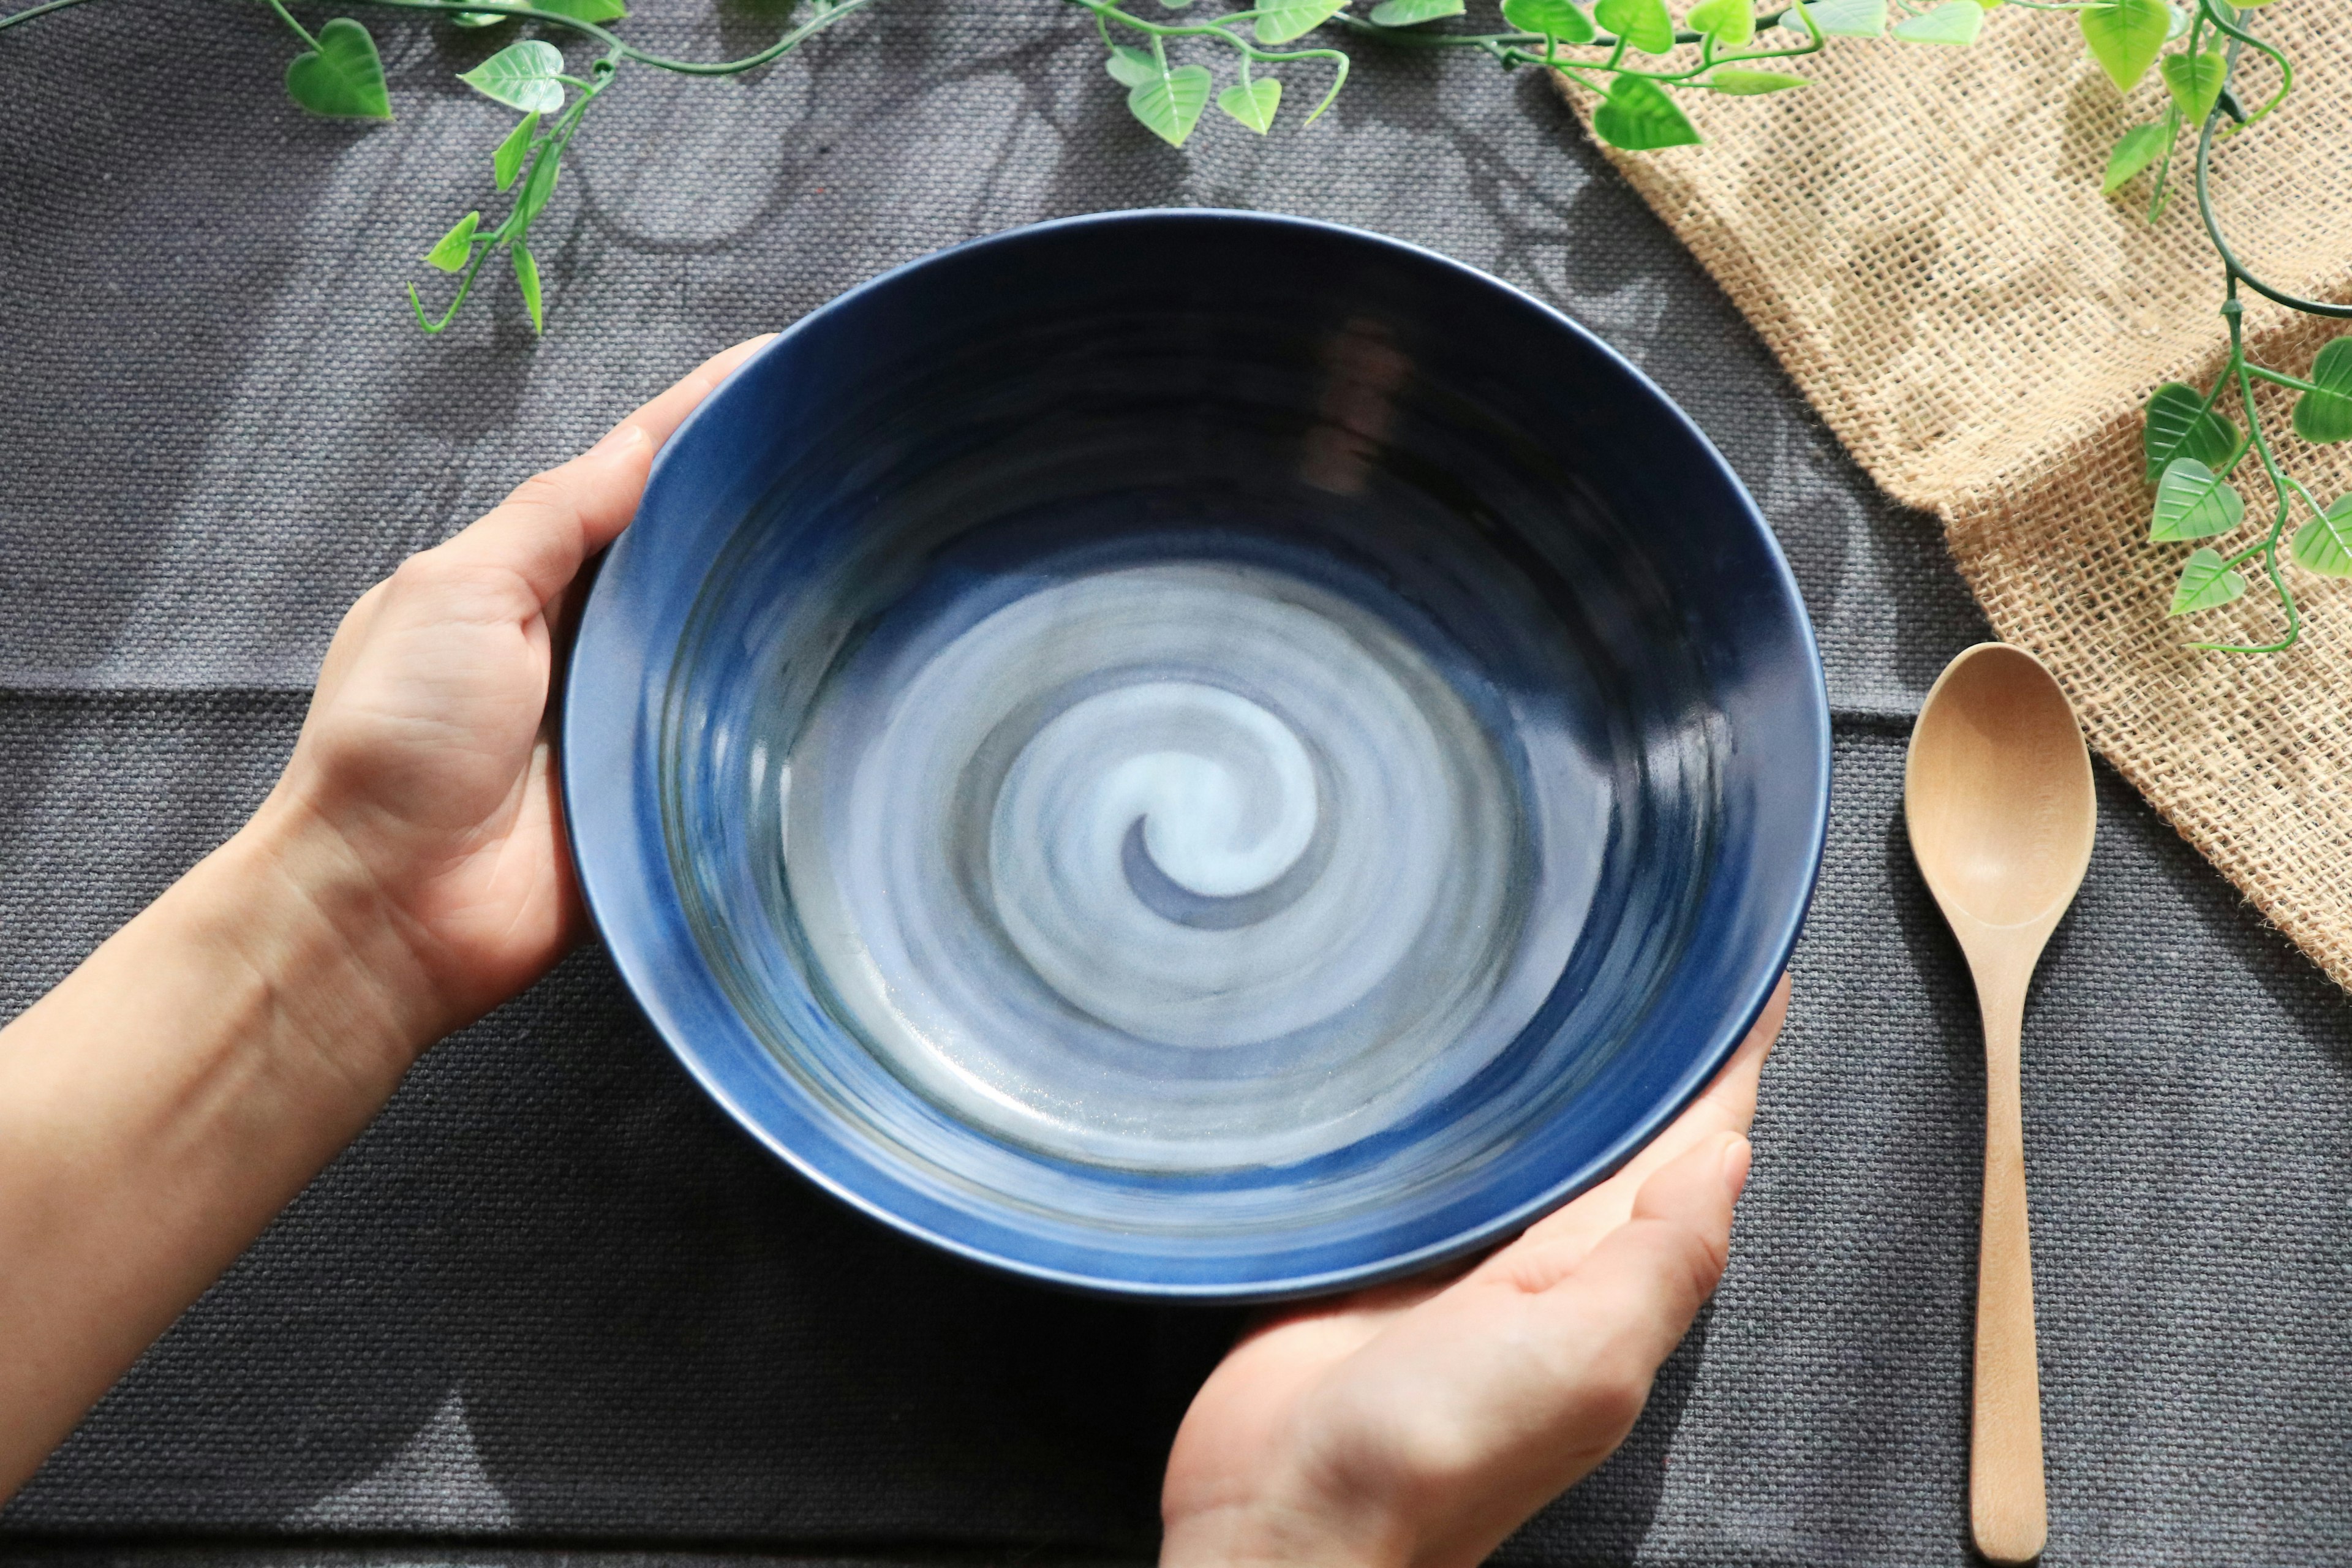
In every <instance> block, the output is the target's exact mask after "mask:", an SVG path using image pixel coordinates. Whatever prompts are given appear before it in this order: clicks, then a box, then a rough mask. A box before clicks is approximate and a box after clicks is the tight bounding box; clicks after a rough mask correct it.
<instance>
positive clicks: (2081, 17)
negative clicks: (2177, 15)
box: [2074, 0, 2172, 92]
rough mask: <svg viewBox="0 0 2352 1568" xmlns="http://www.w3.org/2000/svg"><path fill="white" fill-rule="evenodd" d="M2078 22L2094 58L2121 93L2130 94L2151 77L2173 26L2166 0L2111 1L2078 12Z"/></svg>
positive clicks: (2076, 19)
mask: <svg viewBox="0 0 2352 1568" xmlns="http://www.w3.org/2000/svg"><path fill="white" fill-rule="evenodd" d="M2074 22H2075V25H2076V26H2080V27H2081V28H2082V29H2083V42H2084V43H2085V44H2087V45H2089V46H2090V49H2091V58H2093V59H2095V60H2096V61H2098V62H2099V68H2100V69H2102V70H2104V71H2105V72H2106V73H2107V79H2108V80H2109V81H2111V82H2114V83H2115V84H2116V91H2118V92H2129V91H2130V90H2131V88H2132V84H2133V83H2134V82H2136V81H2137V80H2139V79H2140V78H2142V77H2144V76H2146V75H2147V68H2148V67H2150V66H2152V65H2154V64H2155V63H2156V56H2157V51H2158V50H2159V49H2161V48H2163V47H2164V35H2165V33H2166V31H2167V30H2168V28H2169V27H2170V26H2171V25H2172V23H2171V17H2170V16H2168V15H2167V13H2166V11H2165V7H2164V0H2107V3H2106V4H2105V5H2094V6H2093V7H2091V8H2090V9H2089V10H2087V11H2077V12H2075V13H2074Z"/></svg>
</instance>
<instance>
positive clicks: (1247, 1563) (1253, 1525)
mask: <svg viewBox="0 0 2352 1568" xmlns="http://www.w3.org/2000/svg"><path fill="white" fill-rule="evenodd" d="M1416 1561H1417V1554H1416V1552H1415V1550H1414V1545H1413V1540H1412V1531H1409V1530H1407V1529H1405V1528H1403V1527H1402V1521H1398V1520H1395V1519H1393V1518H1391V1517H1390V1515H1389V1513H1388V1511H1387V1510H1381V1509H1374V1508H1369V1507H1368V1508H1364V1509H1360V1510H1356V1509H1339V1508H1306V1507H1297V1506H1285V1505H1280V1504H1274V1503H1268V1502H1263V1501H1253V1502H1250V1503H1247V1504H1234V1505H1231V1506H1227V1507H1222V1508H1212V1509H1204V1510H1197V1511H1194V1512H1191V1513H1187V1514H1184V1515H1182V1516H1180V1517H1176V1518H1171V1519H1169V1520H1168V1521H1166V1529H1165V1532H1164V1533H1163V1535H1162V1536H1161V1539H1160V1568H1408V1565H1409V1564H1412V1563H1414V1562H1416Z"/></svg>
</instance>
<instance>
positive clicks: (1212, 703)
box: [783, 562, 1573, 1170]
mask: <svg viewBox="0 0 2352 1568" xmlns="http://www.w3.org/2000/svg"><path fill="white" fill-rule="evenodd" d="M1461 679H1464V677H1463V675H1462V672H1461V671H1459V670H1454V671H1451V672H1449V671H1448V670H1446V669H1444V668H1440V664H1439V661H1438V660H1437V659H1436V658H1433V654H1432V650H1430V649H1428V648H1426V647H1423V646H1420V645H1419V644H1418V643H1417V642H1416V641H1415V639H1414V638H1413V637H1411V636H1408V635H1406V633H1405V632H1404V631H1403V630H1402V629H1400V627H1399V626H1398V625H1396V624H1393V623H1392V621H1391V618H1389V617H1387V616H1383V615H1381V614H1380V613H1378V611H1377V610H1376V609H1375V608H1374V607H1370V606H1367V605H1364V604H1361V603H1359V602H1357V601H1356V600H1354V599H1352V598H1350V597H1349V596H1348V595H1342V594H1339V593H1336V592H1333V591H1331V590H1329V589H1328V588H1327V587H1325V586H1323V585H1321V584H1313V583H1309V582H1307V581H1304V580H1302V579H1298V578H1294V577H1291V576H1289V575H1287V574H1284V573H1282V572H1279V571H1276V570H1272V569H1268V568H1266V567H1264V566H1259V565H1255V564H1243V563H1221V562H1188V563H1165V564H1153V565H1145V566H1133V567H1126V568H1121V569H1117V570H1108V571H1101V572H1097V573H1093V574H1084V575H1078V576H1075V577H1067V578H1062V579H1058V580H1047V581H1045V582H1044V583H1043V584H1040V585H1037V586H1035V587H1034V591H1029V592H1024V593H1020V594H1018V595H1015V596H1013V597H1011V598H1010V600H1009V602H1001V603H994V604H992V605H986V606H983V607H982V608H981V609H978V610H968V611H964V612H961V613H959V612H957V611H955V610H953V609H950V611H948V612H945V613H934V614H932V615H930V616H928V617H927V618H924V619H922V620H921V621H920V622H919V624H917V625H914V626H908V627H904V628H897V629H894V630H893V631H891V632H890V633H889V634H888V635H877V636H876V637H873V638H871V639H870V640H869V641H868V642H867V643H866V644H865V645H864V646H862V647H860V648H859V649H858V651H857V652H856V653H855V654H853V655H851V656H850V657H849V658H848V659H847V660H846V661H845V663H844V665H843V666H842V667H841V668H838V669H837V670H836V671H835V672H834V673H833V675H832V676H830V677H829V678H828V679H827V680H826V682H825V684H824V687H823V688H822V689H820V690H819V692H818V693H817V694H816V697H815V700H814V702H813V704H812V709H811V718H810V721H809V723H808V725H807V727H806V729H805V730H804V731H803V737H802V739H801V741H800V742H799V743H798V744H797V745H796V746H795V747H794V749H793V757H792V761H791V767H790V770H789V777H790V779H791V793H790V798H789V803H788V805H787V807H786V809H785V812H784V818H783V820H784V826H785V844H784V861H785V872H786V879H787V882H788V885H789V889H790V893H791V898H792V901H793V909H794V911H795V913H796V916H797V918H798V921H799V922H800V926H801V930H802V932H803V939H804V942H805V943H806V948H807V952H808V953H809V956H810V959H811V960H812V962H813V965H814V968H815V969H816V970H817V971H819V972H820V973H822V975H823V976H824V979H825V981H826V982H827V983H828V984H829V986H830V990H831V994H832V995H833V997H834V998H835V1005H836V1007H837V1008H838V1010H839V1012H840V1013H841V1015H842V1016H844V1018H845V1022H847V1023H848V1024H849V1025H850V1026H852V1027H854V1028H855V1030H856V1032H857V1033H858V1034H859V1035H860V1037H863V1038H864V1039H865V1040H866V1042H867V1044H868V1047H869V1048H871V1049H872V1050H874V1051H875V1052H876V1054H877V1056H878V1057H879V1058H882V1059H883V1060H884V1061H885V1062H886V1063H887V1065H888V1066H889V1067H890V1068H891V1069H892V1070H893V1071H895V1072H897V1073H898V1074H899V1075H901V1076H902V1077H904V1078H906V1079H908V1080H909V1081H911V1082H912V1083H914V1084H915V1085H916V1086H917V1087H919V1089H922V1091H923V1092H924V1093H925V1094H926V1095H927V1096H928V1097H929V1098H930V1099H932V1100H934V1101H935V1102H936V1103H939V1104H940V1105H941V1106H942V1107H943V1108H944V1109H946V1110H949V1111H950V1113H951V1114H953V1115H954V1116H956V1117H957V1118H959V1119H961V1120H965V1121H972V1122H976V1123H979V1124H981V1125H984V1126H988V1127H990V1128H992V1129H993V1130H994V1131H998V1132H1000V1133H1002V1134H1003V1135H1005V1136H1007V1137H1011V1138H1015V1139H1018V1140H1020V1141H1021V1142H1025V1143H1027V1144H1030V1145H1031V1146H1034V1147H1037V1148H1039V1149H1041V1150H1044V1151H1045V1152H1049V1153H1053V1154H1055V1155H1059V1156H1061V1157H1064V1158H1068V1159H1072V1160H1080V1161H1087V1162H1097V1163H1116V1164H1121V1165H1129V1166H1140V1167H1148V1168H1166V1169H1202V1170H1206V1169H1218V1168H1224V1167H1230V1166H1235V1165H1242V1164H1250V1163H1270V1162H1276V1161H1283V1160H1294V1159H1300V1158H1307V1157H1310V1156H1312V1155H1314V1154H1316V1153H1318V1152H1325V1151H1328V1150H1329V1149H1332V1148H1336V1147H1338V1146H1339V1145H1340V1144H1342V1143H1344V1142H1347V1141H1348V1140H1349V1138H1350V1137H1352V1136H1355V1135H1356V1133H1357V1131H1358V1130H1359V1129H1360V1128H1361V1127H1363V1126H1365V1125H1368V1124H1373V1123H1376V1122H1383V1121H1394V1120H1396V1118H1397V1116H1398V1115H1399V1114H1400V1113H1401V1112H1402V1111H1409V1110H1410V1109H1411V1106H1412V1104H1414V1103H1423V1102H1428V1101H1430V1100H1434V1099H1435V1098H1437V1097H1438V1096H1441V1095H1442V1094H1444V1092H1445V1091H1446V1090H1447V1089H1450V1088H1452V1087H1454V1086H1457V1085H1458V1084H1460V1083H1461V1082H1462V1081H1463V1080H1464V1079H1466V1077H1467V1076H1468V1075H1469V1074H1470V1073H1472V1072H1474V1071H1475V1069H1476V1068H1478V1067H1479V1066H1480V1065H1482V1064H1483V1063H1484V1062H1486V1061H1487V1060H1490V1059H1492V1058H1493V1057H1494V1055H1495V1054H1496V1051H1497V1050H1499V1049H1500V1048H1501V1047H1503V1046H1504V1045H1506V1044H1507V1042H1508V1040H1509V1039H1510V1038H1511V1037H1512V1036H1513V1035H1514V1034H1515V1033H1516V1032H1517V1029H1518V1028H1520V1027H1521V1026H1524V1025H1525V1023H1526V1021H1527V1019H1528V1016H1530V1015H1531V1014H1532V1011H1533V1009H1534V1007H1535V1005H1537V1004H1538V1001H1539V1000H1540V998H1541V995H1542V992H1543V985H1544V984H1545V983H1547V981H1548V977H1549V976H1551V975H1556V974H1557V973H1558V972H1559V962H1560V960H1561V958H1562V957H1563V956H1564V948H1562V946H1561V942H1562V940H1563V939H1562V936H1561V933H1558V932H1552V933H1549V934H1548V935H1546V936H1545V938H1544V940H1542V941H1541V942H1538V944H1536V945H1537V946H1539V947H1540V948H1542V949H1544V950H1545V951H1541V952H1532V951H1530V950H1529V943H1528V941H1527V937H1528V930H1527V925H1528V922H1527V920H1526V910H1527V904H1528V888H1529V886H1530V885H1531V876H1530V873H1531V872H1532V873H1536V874H1540V872H1541V871H1542V869H1543V863H1544V860H1545V849H1544V844H1545V840H1546V838H1547V837H1548V835H1547V834H1546V833H1545V832H1544V831H1543V830H1542V829H1541V825H1539V824H1531V823H1530V821H1529V820H1528V808H1527V803H1526V802H1525V800H1524V799H1523V798H1522V795H1523V792H1522V789H1521V786H1520V782H1519V780H1518V778H1517V776H1516V774H1515V772H1514V769H1513V767H1512V765H1511V764H1510V763H1509V762H1508V760H1507V750H1509V749H1510V748H1512V747H1516V746H1517V742H1518V739H1519V738H1518V737H1517V736H1497V735H1496V734H1495V733H1492V732H1490V729H1491V727H1492V726H1493V724H1494V711H1493V709H1494V705H1493V704H1491V703H1489V704H1487V705H1486V706H1487V708H1488V709H1489V711H1487V712H1485V713H1482V712H1481V711H1479V710H1478V709H1477V708H1475V707H1474V703H1473V701H1472V700H1471V698H1472V697H1473V696H1475V695H1476V694H1475V693H1465V691H1464V690H1463V689H1459V687H1458V685H1457V682H1458V681H1460V680H1461ZM1570 858H1573V856H1572V855H1571V857H1570ZM1570 934H1572V933H1570ZM1547 965H1549V969H1547V968H1546V966H1547ZM1074 1086H1075V1087H1074Z"/></svg>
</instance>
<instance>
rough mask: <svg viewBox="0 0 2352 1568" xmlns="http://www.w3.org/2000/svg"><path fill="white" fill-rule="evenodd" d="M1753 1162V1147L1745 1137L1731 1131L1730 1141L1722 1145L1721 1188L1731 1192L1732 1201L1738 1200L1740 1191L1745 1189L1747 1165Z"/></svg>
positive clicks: (1754, 1153)
mask: <svg viewBox="0 0 2352 1568" xmlns="http://www.w3.org/2000/svg"><path fill="white" fill-rule="evenodd" d="M1755 1162H1756V1151H1755V1149H1754V1148H1753V1147H1752V1146H1750V1144H1749V1143H1748V1140H1747V1139H1745V1138H1742V1137H1741V1136H1739V1134H1738V1133H1737V1132H1735V1133H1733V1134H1732V1135H1731V1142H1729V1143H1727V1144H1726V1145H1724V1150H1723V1190H1724V1191H1725V1192H1727V1193H1728V1194H1731V1201H1732V1202H1733V1203H1738V1201H1739V1194H1740V1193H1741V1192H1742V1191H1743V1190H1745V1189H1746V1187H1747V1185H1748V1166H1750V1165H1752V1164H1754V1163H1755Z"/></svg>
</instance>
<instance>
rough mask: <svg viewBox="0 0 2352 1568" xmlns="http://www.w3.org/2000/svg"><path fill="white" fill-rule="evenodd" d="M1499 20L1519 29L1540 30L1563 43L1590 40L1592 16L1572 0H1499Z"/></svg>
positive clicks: (1586, 42) (1588, 41) (1534, 31)
mask: <svg viewBox="0 0 2352 1568" xmlns="http://www.w3.org/2000/svg"><path fill="white" fill-rule="evenodd" d="M1503 20H1504V21H1506V22H1508V23H1509V24H1510V25H1511V26H1514V27H1517V29H1518V30H1519V31H1520V32H1522V33H1541V34H1542V35H1544V37H1548V38H1558V39H1559V41H1560V42H1561V43H1563V44H1589V43H1591V41H1592V18H1591V16H1589V15H1587V14H1586V12H1585V9H1584V7H1583V6H1581V5H1577V4H1576V3H1575V0H1503Z"/></svg>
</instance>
